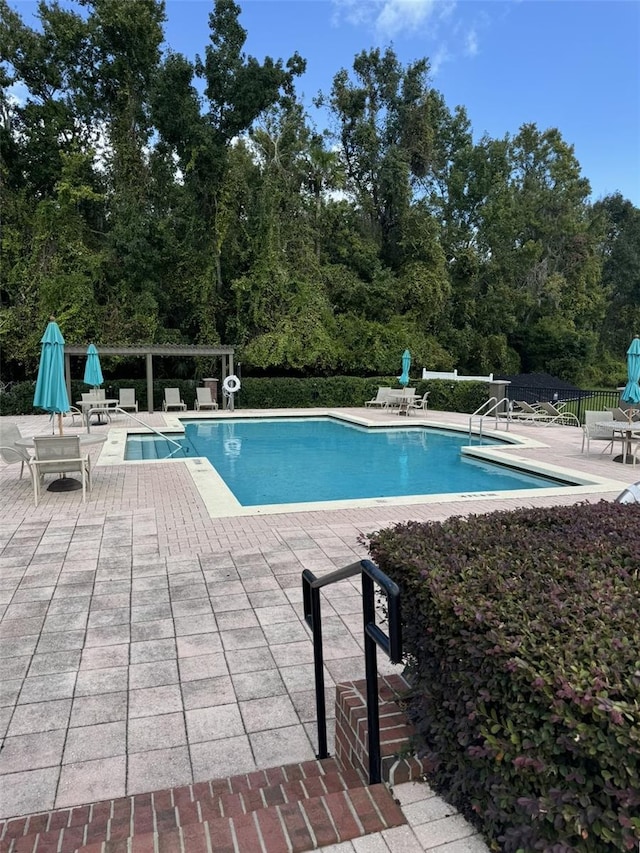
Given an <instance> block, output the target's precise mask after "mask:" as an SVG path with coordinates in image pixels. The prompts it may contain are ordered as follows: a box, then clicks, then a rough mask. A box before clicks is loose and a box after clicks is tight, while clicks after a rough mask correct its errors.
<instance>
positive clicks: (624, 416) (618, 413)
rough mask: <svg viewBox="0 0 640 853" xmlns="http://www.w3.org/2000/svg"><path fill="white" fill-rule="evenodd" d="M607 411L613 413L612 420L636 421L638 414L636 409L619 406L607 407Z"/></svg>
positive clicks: (639, 414) (639, 413)
mask: <svg viewBox="0 0 640 853" xmlns="http://www.w3.org/2000/svg"><path fill="white" fill-rule="evenodd" d="M607 411H608V412H611V414H612V415H613V419H614V421H628V420H629V419H631V420H632V421H637V420H638V417H639V416H640V412H639V411H638V409H632V408H630V409H622V408H620V406H615V407H614V408H611V409H607Z"/></svg>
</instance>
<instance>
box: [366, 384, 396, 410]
mask: <svg viewBox="0 0 640 853" xmlns="http://www.w3.org/2000/svg"><path fill="white" fill-rule="evenodd" d="M392 393H393V391H392V389H391V388H389V387H387V386H380V387H379V388H378V393H377V394H376V396H375V397H373V398H372V399H371V400H367V401H366V402H365V406H381V407H382V408H386V407H387V405H388V404H389V400H390V399H391V397H390V395H391V394H392Z"/></svg>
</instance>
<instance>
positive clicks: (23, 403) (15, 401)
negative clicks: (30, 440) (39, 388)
mask: <svg viewBox="0 0 640 853" xmlns="http://www.w3.org/2000/svg"><path fill="white" fill-rule="evenodd" d="M35 390H36V383H35V382H14V383H13V384H12V385H11V386H10V387H9V390H8V391H3V392H2V394H0V415H31V414H33V413H34V412H35V409H34V408H33V395H34V392H35Z"/></svg>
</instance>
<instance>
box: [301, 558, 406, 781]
mask: <svg viewBox="0 0 640 853" xmlns="http://www.w3.org/2000/svg"><path fill="white" fill-rule="evenodd" d="M357 574H359V575H361V576H362V618H363V626H364V655H365V678H366V685H367V726H368V733H369V783H370V784H372V785H375V784H377V783H378V782H380V781H381V777H382V769H381V765H382V755H381V750H380V714H379V709H378V665H377V658H376V646H380V648H381V649H382V650H383V651H384V652H385V653H386V654H387V656H388V657H389V659H390V660H391V662H392V663H401V661H402V629H401V624H400V590H399V589H398V586H397V584H396V583H394V581H392V580H391V578H389V577H387V575H385V574H384V572H383V571H382V570H381V569H380V568H379V567H378V566H376V565H375V563H372V562H371V561H370V560H359V561H358V562H357V563H351V564H350V565H348V566H344V567H343V568H342V569H338V570H337V571H335V572H331V573H330V574H328V575H324V576H323V577H320V578H318V577H316V576H315V575H314V574H313V572H311V571H310V570H309V569H305V570H304V571H303V572H302V599H303V607H304V618H305V622H306V623H307V624H308V625H309V627H310V628H311V630H312V632H313V663H314V669H315V685H316V713H317V724H318V753H317V756H316V757H317V758H318V759H321V758H328V757H329V752H328V749H327V711H326V707H325V697H324V656H323V650H322V617H321V613H320V590H321V589H322V587H323V586H328V585H329V584H333V583H336V582H337V581H341V580H345V579H346V578H350V577H353V576H355V575H357ZM374 584H377V585H378V586H379V587H380V588H381V589H382V590H383V592H384V593H385V595H386V597H387V608H388V620H389V636H387V635H386V634H385V633H384V632H383V631H382V630H381V629H380V627H379V626H378V625H377V624H376V607H375V588H374Z"/></svg>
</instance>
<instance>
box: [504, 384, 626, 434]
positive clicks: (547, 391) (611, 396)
mask: <svg viewBox="0 0 640 853" xmlns="http://www.w3.org/2000/svg"><path fill="white" fill-rule="evenodd" d="M505 391H506V393H507V395H508V397H509V399H510V400H524V401H525V402H526V403H542V402H545V403H546V402H549V403H554V404H555V403H566V404H567V405H568V406H569V409H570V411H572V412H574V413H575V415H576V416H577V418H578V420H579V421H580V423H581V424H582V423H584V420H585V418H584V413H585V411H587V410H588V409H597V410H598V411H600V410H604V409H608V408H615V407H616V406H619V405H620V391H619V390H617V391H571V390H568V389H566V388H553V387H551V386H550V387H548V388H542V387H540V388H535V387H532V386H531V385H516V384H513V383H512V384H510V385H507V386H506V389H505Z"/></svg>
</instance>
